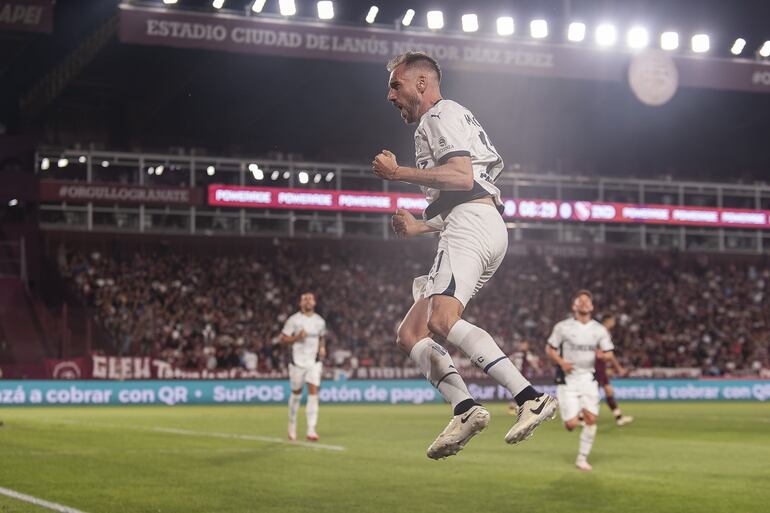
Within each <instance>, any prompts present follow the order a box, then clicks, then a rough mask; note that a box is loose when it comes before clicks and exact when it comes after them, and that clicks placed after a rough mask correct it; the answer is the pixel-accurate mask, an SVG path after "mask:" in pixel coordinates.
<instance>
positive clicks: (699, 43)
mask: <svg viewBox="0 0 770 513" xmlns="http://www.w3.org/2000/svg"><path fill="white" fill-rule="evenodd" d="M690 44H691V46H692V51H693V52H695V53H706V52H708V51H709V48H710V41H709V36H708V35H707V34H695V35H694V36H692V40H691V41H690Z"/></svg>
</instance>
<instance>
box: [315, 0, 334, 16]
mask: <svg viewBox="0 0 770 513" xmlns="http://www.w3.org/2000/svg"><path fill="white" fill-rule="evenodd" d="M317 6H318V18H319V19H322V20H331V19H332V18H334V3H333V2H332V1H331V0H321V1H320V2H318V4H317Z"/></svg>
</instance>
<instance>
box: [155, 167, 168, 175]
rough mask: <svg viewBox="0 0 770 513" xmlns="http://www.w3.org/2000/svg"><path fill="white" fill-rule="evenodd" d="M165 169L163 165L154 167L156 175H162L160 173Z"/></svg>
mask: <svg viewBox="0 0 770 513" xmlns="http://www.w3.org/2000/svg"><path fill="white" fill-rule="evenodd" d="M165 169H166V168H165V167H163V166H158V167H156V168H155V174H156V175H158V176H160V175H162V174H163V171H165Z"/></svg>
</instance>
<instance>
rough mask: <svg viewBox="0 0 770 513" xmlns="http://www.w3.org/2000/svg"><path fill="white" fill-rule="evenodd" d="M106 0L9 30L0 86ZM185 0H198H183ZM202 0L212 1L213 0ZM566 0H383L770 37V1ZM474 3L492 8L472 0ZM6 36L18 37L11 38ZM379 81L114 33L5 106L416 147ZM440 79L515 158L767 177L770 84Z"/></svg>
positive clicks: (79, 131)
mask: <svg viewBox="0 0 770 513" xmlns="http://www.w3.org/2000/svg"><path fill="white" fill-rule="evenodd" d="M105 3H107V2H102V4H100V5H90V7H88V8H84V7H83V6H84V5H85V4H91V2H74V3H73V2H71V1H70V2H66V1H60V2H59V5H58V6H57V9H58V10H57V19H56V22H57V24H56V33H55V34H53V35H52V36H44V37H41V36H36V37H35V38H34V39H32V40H30V39H27V40H25V41H23V42H22V43H19V42H18V41H8V40H6V39H0V49H2V50H3V52H2V54H0V55H1V56H2V57H3V59H4V60H5V63H4V67H3V69H2V76H0V78H5V79H6V81H5V83H4V86H3V87H4V88H5V90H4V91H3V94H4V96H5V97H6V98H8V97H9V96H12V95H15V96H16V97H18V94H19V93H20V92H22V91H24V90H26V88H27V87H28V86H29V84H31V83H34V81H35V80H36V79H38V78H39V76H41V75H42V73H44V72H45V71H47V70H49V69H50V66H51V63H53V62H56V61H57V60H59V59H60V58H61V55H62V54H64V53H66V51H67V49H68V48H70V47H71V46H72V44H74V42H77V41H79V40H81V38H82V34H84V33H87V32H88V30H89V29H90V28H92V27H93V26H94V25H96V24H98V22H99V20H103V19H104V18H105V16H107V15H109V13H110V12H111V9H110V8H109V7H105V6H104V4H105ZM185 3H187V4H188V5H189V4H190V3H192V0H180V4H185ZM198 3H199V4H200V5H201V6H202V7H203V8H208V5H209V2H202V1H201V2H198ZM242 3H243V2H240V4H242ZM297 3H298V6H299V7H300V14H304V15H308V16H310V15H312V14H313V9H314V7H313V6H314V4H315V2H309V1H305V0H297ZM568 3H569V6H568V8H569V10H570V12H571V13H572V15H571V16H569V17H567V16H565V14H564V13H565V12H566V9H567V6H566V3H565V2H563V1H560V0H552V1H549V0H538V1H534V0H531V1H521V0H520V1H515V2H511V1H509V2H503V1H485V2H481V1H476V2H474V1H472V0H471V1H466V2H456V1H446V0H429V1H427V2H425V1H415V2H412V3H410V2H401V1H394V2H388V3H387V6H386V7H383V8H382V17H381V19H394V18H395V17H396V16H398V15H399V14H400V13H401V12H403V10H404V9H405V8H406V7H407V6H414V5H416V6H417V8H418V9H420V8H422V9H423V11H424V10H426V8H427V7H431V8H433V7H436V8H442V9H444V10H445V11H446V15H445V16H446V19H447V22H448V25H449V24H450V23H459V21H457V20H459V15H460V14H462V13H463V12H478V13H479V17H480V21H481V25H482V27H481V30H482V31H483V30H484V29H485V28H484V27H485V23H487V24H490V23H493V20H494V18H495V16H497V15H498V14H512V15H513V16H514V17H517V16H518V17H519V18H521V19H522V20H524V19H528V18H532V17H535V16H540V15H542V16H544V17H546V18H547V19H549V21H550V22H551V24H552V31H554V32H555V31H556V27H557V26H558V24H559V23H562V20H567V21H569V20H571V19H573V18H578V17H580V18H582V19H584V20H585V21H586V22H587V23H588V24H589V27H590V26H591V24H592V22H594V24H595V21H598V20H599V19H610V20H613V21H615V22H617V23H618V25H619V26H620V27H626V26H628V25H629V24H631V23H634V22H640V23H644V24H646V26H648V27H649V28H650V31H651V32H652V33H653V34H655V33H657V32H659V31H660V30H662V29H669V28H672V29H675V30H680V31H682V32H683V33H688V32H689V33H691V32H692V31H695V30H704V31H706V32H708V33H709V34H711V36H712V46H714V47H716V48H717V52H722V53H724V52H725V51H726V50H725V47H726V48H729V46H730V44H731V41H732V39H734V37H737V36H738V35H741V36H743V37H746V38H747V39H748V40H749V45H750V46H751V45H753V46H757V45H758V44H759V43H758V41H761V40H763V39H765V38H768V39H770V21H768V20H770V2H764V1H763V2H758V1H731V2H724V1H694V0H693V1H690V0H677V1H661V0H645V1H641V0H639V1H623V2H620V1H616V2H611V1H604V2H602V1H596V0H583V1H581V0H573V1H572V2H568ZM228 4H229V5H230V6H235V5H236V4H237V2H235V0H233V3H230V2H228ZM274 4H277V1H273V0H270V1H269V2H268V9H270V8H272V7H271V6H272V5H274ZM370 4H371V2H352V1H342V0H340V1H338V2H336V5H337V13H338V16H339V17H340V18H342V19H343V20H345V21H347V22H351V23H353V22H357V21H358V20H359V19H361V18H363V16H364V15H365V12H366V10H367V8H368V6H369V5H370ZM474 4H476V5H481V6H483V9H473V6H474ZM78 6H79V7H78ZM420 6H422V7H420ZM423 16H424V15H423ZM418 19H420V18H419V14H418ZM522 25H523V23H520V25H519V28H522ZM763 25H764V26H763ZM589 30H590V28H589ZM622 30H623V29H622V28H621V33H622ZM13 44H15V45H17V46H18V47H21V49H18V50H17V51H15V52H12V51H10V50H9V47H10V46H11V45H13ZM386 81H387V72H386V71H385V70H384V63H383V65H375V64H359V63H339V62H335V63H330V62H323V61H309V60H300V59H281V58H273V57H258V56H246V55H237V54H227V53H220V52H207V51H191V50H176V49H169V48H147V47H133V46H128V45H121V44H120V43H118V42H114V43H111V44H110V45H109V46H108V47H107V48H106V49H104V50H103V51H102V52H101V53H100V54H99V56H98V58H97V59H95V60H94V62H92V63H91V64H90V65H89V66H88V67H87V68H86V69H85V70H84V72H82V73H81V74H79V75H78V76H77V78H76V79H75V80H74V81H72V82H71V83H70V84H69V85H68V86H67V88H66V89H65V90H64V92H63V94H62V95H61V96H60V97H59V98H58V99H57V100H56V101H55V102H54V103H53V105H51V106H50V107H49V108H48V109H47V110H46V112H45V113H44V115H43V116H42V118H41V119H39V120H37V121H36V122H35V123H33V124H32V125H27V126H25V125H24V124H22V123H21V122H18V123H13V120H14V115H13V112H12V109H11V108H9V107H8V103H6V104H5V108H4V109H3V112H2V114H4V115H5V117H6V119H7V120H10V121H6V123H5V124H6V125H7V126H10V127H11V128H12V131H13V130H16V131H17V132H29V133H35V134H38V135H39V137H40V138H41V140H43V141H44V142H50V143H72V142H75V141H79V142H82V143H87V142H88V141H89V140H96V141H98V142H99V144H100V145H101V146H102V147H105V148H109V149H126V148H137V147H143V148H146V149H159V150H163V149H165V148H167V147H169V146H172V145H183V146H196V147H199V148H206V149H209V150H210V151H211V152H212V153H217V154H226V155H227V154H242V155H266V154H267V153H268V152H270V151H290V152H296V153H301V154H303V155H304V157H306V158H311V159H319V160H325V161H348V162H351V161H352V162H360V163H366V162H368V161H369V160H371V156H373V155H374V154H375V153H377V152H378V151H379V150H380V149H381V148H383V147H387V148H391V149H393V150H394V151H395V152H396V153H397V154H398V155H400V156H401V158H402V159H403V160H404V161H411V159H413V155H412V152H413V144H412V132H413V127H406V126H404V125H403V123H402V122H401V120H400V118H399V115H398V113H397V111H396V110H395V109H393V107H391V106H390V105H389V104H388V103H387V102H386V101H385V92H386ZM443 92H444V96H445V97H448V98H452V99H455V100H457V101H458V102H460V103H462V104H464V105H466V106H467V107H468V108H470V109H471V110H472V111H473V112H474V114H475V115H476V117H477V118H478V119H479V121H481V123H482V124H483V125H484V126H485V129H486V131H487V132H488V133H489V134H490V136H491V137H492V139H493V141H494V142H495V144H496V146H497V148H498V150H499V151H500V152H501V153H502V155H503V157H504V159H505V160H506V161H507V162H508V163H514V162H518V163H522V164H526V165H530V166H534V167H537V168H540V169H548V170H553V169H556V168H558V167H559V166H563V167H562V169H563V170H565V171H570V172H574V171H581V172H584V173H589V172H593V173H596V174H601V175H625V176H628V175H631V176H637V177H648V176H658V175H662V174H673V175H675V176H679V177H685V176H695V177H704V176H708V177H709V178H715V179H723V180H735V179H736V178H747V179H749V178H754V179H761V178H763V177H765V176H767V177H768V178H770V172H769V171H770V152H768V150H767V147H768V144H767V141H768V140H770V95H759V94H748V93H733V92H717V91H707V90H695V89H680V91H679V92H678V93H677V95H676V96H675V97H674V99H673V100H672V101H671V102H670V103H669V104H667V105H666V106H664V107H660V108H651V107H646V106H644V105H642V104H641V103H639V102H638V101H637V100H636V99H635V98H634V96H633V95H632V93H631V92H630V90H629V89H628V87H627V85H625V84H610V83H600V82H588V81H574V80H571V81H568V80H559V79H536V78H527V77H517V76H509V75H494V74H490V75H485V74H479V73H468V72H458V71H452V70H448V71H447V73H446V75H445V80H444V82H443Z"/></svg>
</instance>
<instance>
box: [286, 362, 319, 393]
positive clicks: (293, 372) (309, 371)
mask: <svg viewBox="0 0 770 513" xmlns="http://www.w3.org/2000/svg"><path fill="white" fill-rule="evenodd" d="M305 383H309V384H311V385H315V386H320V385H321V362H314V363H313V364H312V365H309V366H307V367H300V366H299V365H294V364H293V363H290V364H289V385H290V386H291V389H292V390H299V389H300V388H302V385H304V384H305Z"/></svg>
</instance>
